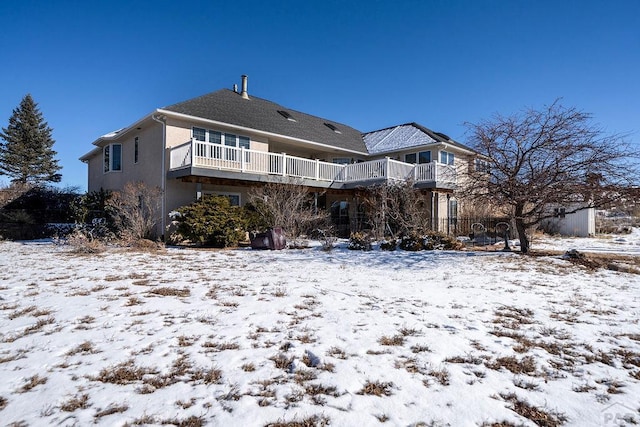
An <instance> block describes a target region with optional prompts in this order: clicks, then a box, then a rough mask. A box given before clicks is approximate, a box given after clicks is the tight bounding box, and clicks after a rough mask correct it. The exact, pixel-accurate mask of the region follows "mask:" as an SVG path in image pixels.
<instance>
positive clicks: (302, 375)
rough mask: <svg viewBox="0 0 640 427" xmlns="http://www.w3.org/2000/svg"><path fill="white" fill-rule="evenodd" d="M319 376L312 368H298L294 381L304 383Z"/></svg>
mask: <svg viewBox="0 0 640 427" xmlns="http://www.w3.org/2000/svg"><path fill="white" fill-rule="evenodd" d="M316 378H318V375H316V373H315V372H314V371H312V370H310V369H298V370H297V371H296V373H295V375H294V381H295V382H296V383H298V384H302V383H304V382H306V381H312V380H315V379H316Z"/></svg>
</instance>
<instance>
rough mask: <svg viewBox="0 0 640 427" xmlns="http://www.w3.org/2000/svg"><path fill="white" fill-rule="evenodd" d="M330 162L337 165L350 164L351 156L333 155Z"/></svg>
mask: <svg viewBox="0 0 640 427" xmlns="http://www.w3.org/2000/svg"><path fill="white" fill-rule="evenodd" d="M331 162H332V163H335V164H338V165H350V164H351V157H334V158H333V159H331Z"/></svg>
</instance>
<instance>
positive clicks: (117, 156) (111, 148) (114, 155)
mask: <svg viewBox="0 0 640 427" xmlns="http://www.w3.org/2000/svg"><path fill="white" fill-rule="evenodd" d="M102 153H103V159H104V172H105V173H106V172H116V171H121V170H122V144H109V145H106V146H105V147H104V149H103V151H102Z"/></svg>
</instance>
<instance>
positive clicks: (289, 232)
mask: <svg viewBox="0 0 640 427" xmlns="http://www.w3.org/2000/svg"><path fill="white" fill-rule="evenodd" d="M249 203H251V204H252V205H253V207H254V208H255V210H256V211H257V212H258V214H259V215H260V216H261V217H262V218H263V219H264V221H265V222H266V223H267V224H268V225H269V226H270V227H282V229H283V230H284V232H285V235H286V236H287V237H288V238H289V239H293V240H295V239H297V238H299V237H300V236H301V235H302V234H304V233H305V231H308V229H309V228H310V227H311V226H312V225H313V224H314V223H316V222H321V221H323V220H324V218H325V217H326V214H325V213H324V212H318V211H317V209H316V208H315V206H314V205H313V203H312V199H311V194H310V193H309V190H308V188H307V187H305V186H304V185H302V184H301V183H300V182H299V181H297V180H294V179H288V180H284V181H282V182H270V183H268V184H265V185H264V186H261V187H254V188H252V189H251V190H250V191H249Z"/></svg>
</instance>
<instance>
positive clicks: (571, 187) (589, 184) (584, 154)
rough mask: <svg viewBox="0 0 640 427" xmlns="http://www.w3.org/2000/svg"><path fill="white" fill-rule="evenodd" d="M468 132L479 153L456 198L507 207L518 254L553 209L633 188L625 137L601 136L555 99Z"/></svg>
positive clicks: (582, 205) (602, 200)
mask: <svg viewBox="0 0 640 427" xmlns="http://www.w3.org/2000/svg"><path fill="white" fill-rule="evenodd" d="M467 127H468V128H469V130H470V134H471V136H470V140H469V143H470V145H471V146H472V147H473V148H475V149H476V150H477V151H478V152H479V153H481V154H482V156H480V157H479V158H478V159H477V160H476V164H475V167H472V168H470V169H469V171H468V173H467V174H466V175H467V176H466V177H464V178H466V179H465V180H466V183H465V187H464V188H463V189H461V193H462V195H463V197H465V198H467V199H473V200H476V201H477V202H480V203H486V204H487V205H492V206H497V207H498V208H501V209H505V210H507V211H508V213H509V215H510V216H511V217H512V218H513V219H514V221H515V224H516V229H517V232H518V236H519V238H520V248H521V252H523V253H527V252H528V251H529V239H528V237H527V230H528V229H529V228H531V227H534V226H536V225H538V224H539V223H540V222H541V221H543V220H545V219H548V218H551V217H553V216H554V211H553V207H554V206H556V207H557V206H566V207H569V209H567V210H566V213H567V214H570V213H574V212H577V211H579V210H582V209H587V208H591V207H603V206H606V205H607V204H609V203H610V202H611V201H612V200H613V199H615V198H617V197H620V196H621V195H622V194H623V193H624V192H625V191H627V189H630V188H631V186H632V185H633V184H634V183H637V177H638V176H637V173H636V172H635V171H637V170H638V167H637V164H634V162H636V161H637V159H638V158H639V156H638V153H637V151H636V150H635V149H632V147H631V146H630V145H629V144H628V143H626V142H625V140H624V137H623V136H622V135H607V134H605V133H604V132H603V131H602V129H600V128H599V127H598V126H596V125H594V124H592V117H591V115H589V114H587V113H584V112H582V111H578V110H577V109H575V108H565V107H563V106H561V105H560V104H559V102H558V101H556V102H554V103H553V104H551V105H550V106H546V107H544V108H542V109H540V110H534V109H527V110H524V111H522V112H521V113H519V114H514V115H512V116H506V117H505V116H501V115H496V116H494V117H493V118H492V119H490V120H486V121H483V122H480V123H477V124H470V123H468V124H467Z"/></svg>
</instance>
